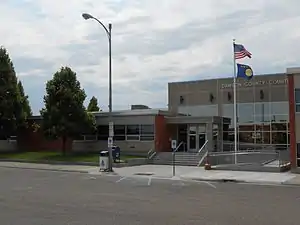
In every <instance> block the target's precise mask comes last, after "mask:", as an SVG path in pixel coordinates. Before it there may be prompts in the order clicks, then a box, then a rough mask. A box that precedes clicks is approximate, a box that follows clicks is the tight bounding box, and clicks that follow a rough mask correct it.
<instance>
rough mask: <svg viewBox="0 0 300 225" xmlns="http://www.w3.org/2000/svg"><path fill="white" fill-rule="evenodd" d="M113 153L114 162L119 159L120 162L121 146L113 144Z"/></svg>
mask: <svg viewBox="0 0 300 225" xmlns="http://www.w3.org/2000/svg"><path fill="white" fill-rule="evenodd" d="M112 153H113V154H112V155H113V159H114V162H116V161H117V160H119V162H120V157H121V154H120V153H121V151H120V147H119V146H113V148H112Z"/></svg>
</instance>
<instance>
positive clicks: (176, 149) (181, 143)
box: [174, 141, 184, 152]
mask: <svg viewBox="0 0 300 225" xmlns="http://www.w3.org/2000/svg"><path fill="white" fill-rule="evenodd" d="M183 144H184V142H183V141H182V142H180V143H179V145H178V146H177V147H176V148H175V150H174V152H177V151H178V149H179V148H180V146H181V145H183Z"/></svg>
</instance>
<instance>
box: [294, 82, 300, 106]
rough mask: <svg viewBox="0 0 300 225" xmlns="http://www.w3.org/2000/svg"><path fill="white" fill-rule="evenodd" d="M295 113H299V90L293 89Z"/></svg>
mask: <svg viewBox="0 0 300 225" xmlns="http://www.w3.org/2000/svg"><path fill="white" fill-rule="evenodd" d="M295 102H296V112H300V89H299V88H296V89H295Z"/></svg>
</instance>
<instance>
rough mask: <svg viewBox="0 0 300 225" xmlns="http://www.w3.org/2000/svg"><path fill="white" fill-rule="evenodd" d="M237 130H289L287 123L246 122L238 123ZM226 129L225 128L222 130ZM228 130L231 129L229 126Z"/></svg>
mask: <svg viewBox="0 0 300 225" xmlns="http://www.w3.org/2000/svg"><path fill="white" fill-rule="evenodd" d="M238 130H240V131H245V132H253V131H273V132H277V131H286V130H289V123H264V124H248V125H241V124H239V125H238ZM224 131H226V130H224ZM228 131H233V128H232V127H231V128H229V129H228Z"/></svg>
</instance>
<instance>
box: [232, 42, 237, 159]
mask: <svg viewBox="0 0 300 225" xmlns="http://www.w3.org/2000/svg"><path fill="white" fill-rule="evenodd" d="M234 45H235V39H233V126H234V164H237V118H236V117H237V109H236V105H237V102H236V59H235V54H234Z"/></svg>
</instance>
